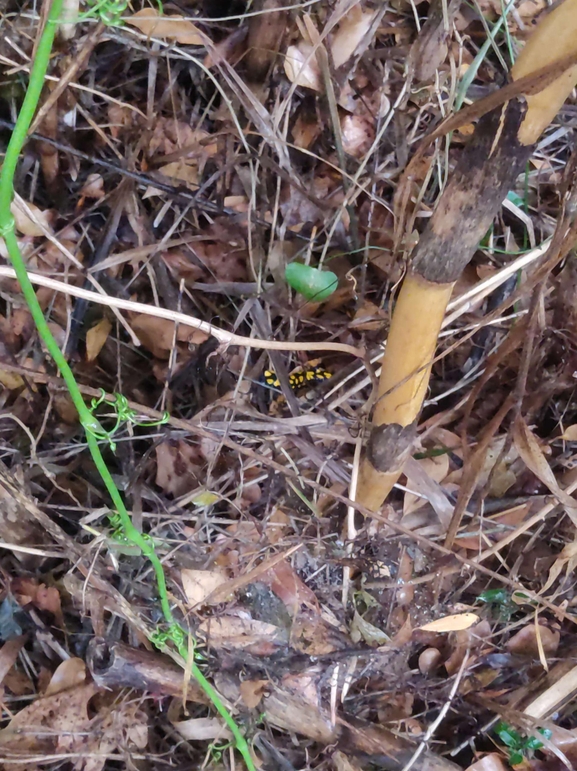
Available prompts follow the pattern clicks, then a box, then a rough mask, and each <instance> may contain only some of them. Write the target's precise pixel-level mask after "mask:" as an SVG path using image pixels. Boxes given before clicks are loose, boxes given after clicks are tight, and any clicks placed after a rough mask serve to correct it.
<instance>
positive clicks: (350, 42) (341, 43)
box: [330, 3, 375, 69]
mask: <svg viewBox="0 0 577 771" xmlns="http://www.w3.org/2000/svg"><path fill="white" fill-rule="evenodd" d="M374 18H375V14H374V12H373V11H365V10H363V8H362V5H361V3H356V4H355V5H353V7H352V8H351V10H350V11H349V12H348V13H347V15H346V16H345V17H344V19H343V20H342V21H341V23H340V24H339V26H338V29H337V31H336V32H335V34H334V35H333V36H332V40H331V45H330V48H331V53H332V56H333V63H334V65H335V67H336V68H337V69H338V68H339V67H342V66H343V64H346V62H348V60H349V59H350V58H351V56H352V55H353V54H354V53H355V52H357V53H360V51H359V49H361V48H363V49H365V48H367V47H368V44H369V43H370V40H367V39H366V38H367V35H368V33H369V30H370V29H371V24H372V23H373V19H374ZM361 44H362V45H361Z"/></svg>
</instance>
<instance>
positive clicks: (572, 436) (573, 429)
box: [559, 423, 577, 442]
mask: <svg viewBox="0 0 577 771" xmlns="http://www.w3.org/2000/svg"><path fill="white" fill-rule="evenodd" d="M559 438H560V439H564V440H565V441H566V442H577V423H573V425H572V426H567V428H566V429H565V431H563V433H562V434H561V436H560V437H559Z"/></svg>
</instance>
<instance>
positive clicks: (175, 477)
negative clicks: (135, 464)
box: [156, 439, 204, 497]
mask: <svg viewBox="0 0 577 771" xmlns="http://www.w3.org/2000/svg"><path fill="white" fill-rule="evenodd" d="M203 465H204V458H203V456H202V454H201V452H200V450H199V449H198V447H196V446H194V445H191V444H188V442H184V441H182V440H181V439H178V440H176V441H174V442H162V443H161V444H159V445H158V446H157V447H156V484H157V485H158V486H159V487H161V488H162V489H163V490H164V492H165V493H166V494H167V495H173V496H175V497H178V496H180V495H184V494H185V493H188V492H190V491H191V490H193V489H194V488H195V487H197V485H198V479H199V476H200V468H201V467H202V466H203Z"/></svg>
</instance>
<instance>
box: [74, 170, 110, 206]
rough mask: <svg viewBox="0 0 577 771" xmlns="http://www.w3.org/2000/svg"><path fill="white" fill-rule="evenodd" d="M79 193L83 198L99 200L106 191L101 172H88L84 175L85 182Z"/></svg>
mask: <svg viewBox="0 0 577 771" xmlns="http://www.w3.org/2000/svg"><path fill="white" fill-rule="evenodd" d="M80 195H81V196H82V197H83V198H92V199H94V200H96V201H100V200H101V199H102V198H104V196H105V195H106V193H105V192H104V179H103V178H102V174H89V175H88V176H87V177H86V182H85V183H84V185H83V186H82V190H81V191H80Z"/></svg>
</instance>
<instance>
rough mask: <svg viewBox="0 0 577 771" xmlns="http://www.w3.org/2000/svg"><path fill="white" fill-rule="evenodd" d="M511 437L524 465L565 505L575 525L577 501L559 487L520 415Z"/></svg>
mask: <svg viewBox="0 0 577 771" xmlns="http://www.w3.org/2000/svg"><path fill="white" fill-rule="evenodd" d="M513 437H514V440H515V446H516V447H517V449H518V451H519V455H520V456H521V458H522V459H523V461H524V463H525V464H526V466H527V467H528V468H529V469H530V470H531V471H532V472H533V473H534V474H535V476H536V477H537V478H538V479H540V480H541V482H543V484H544V485H546V486H547V487H548V488H549V490H551V492H552V493H553V495H555V496H556V497H557V498H558V499H559V502H560V503H562V504H563V505H564V506H565V508H566V511H567V514H568V515H569V516H570V517H571V520H572V522H573V523H574V524H575V525H577V501H576V500H575V499H574V498H572V497H571V496H570V495H568V494H567V493H566V492H565V491H564V490H562V489H561V488H560V487H559V484H558V482H557V480H556V478H555V474H554V473H553V471H552V470H551V467H550V466H549V463H548V462H547V459H546V458H545V455H544V454H543V451H542V450H541V448H540V447H539V443H538V442H537V439H536V438H535V436H534V435H533V433H532V432H531V431H530V430H529V427H528V426H527V424H526V423H525V421H524V420H523V418H521V417H518V418H517V420H516V421H515V426H514V429H513Z"/></svg>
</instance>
